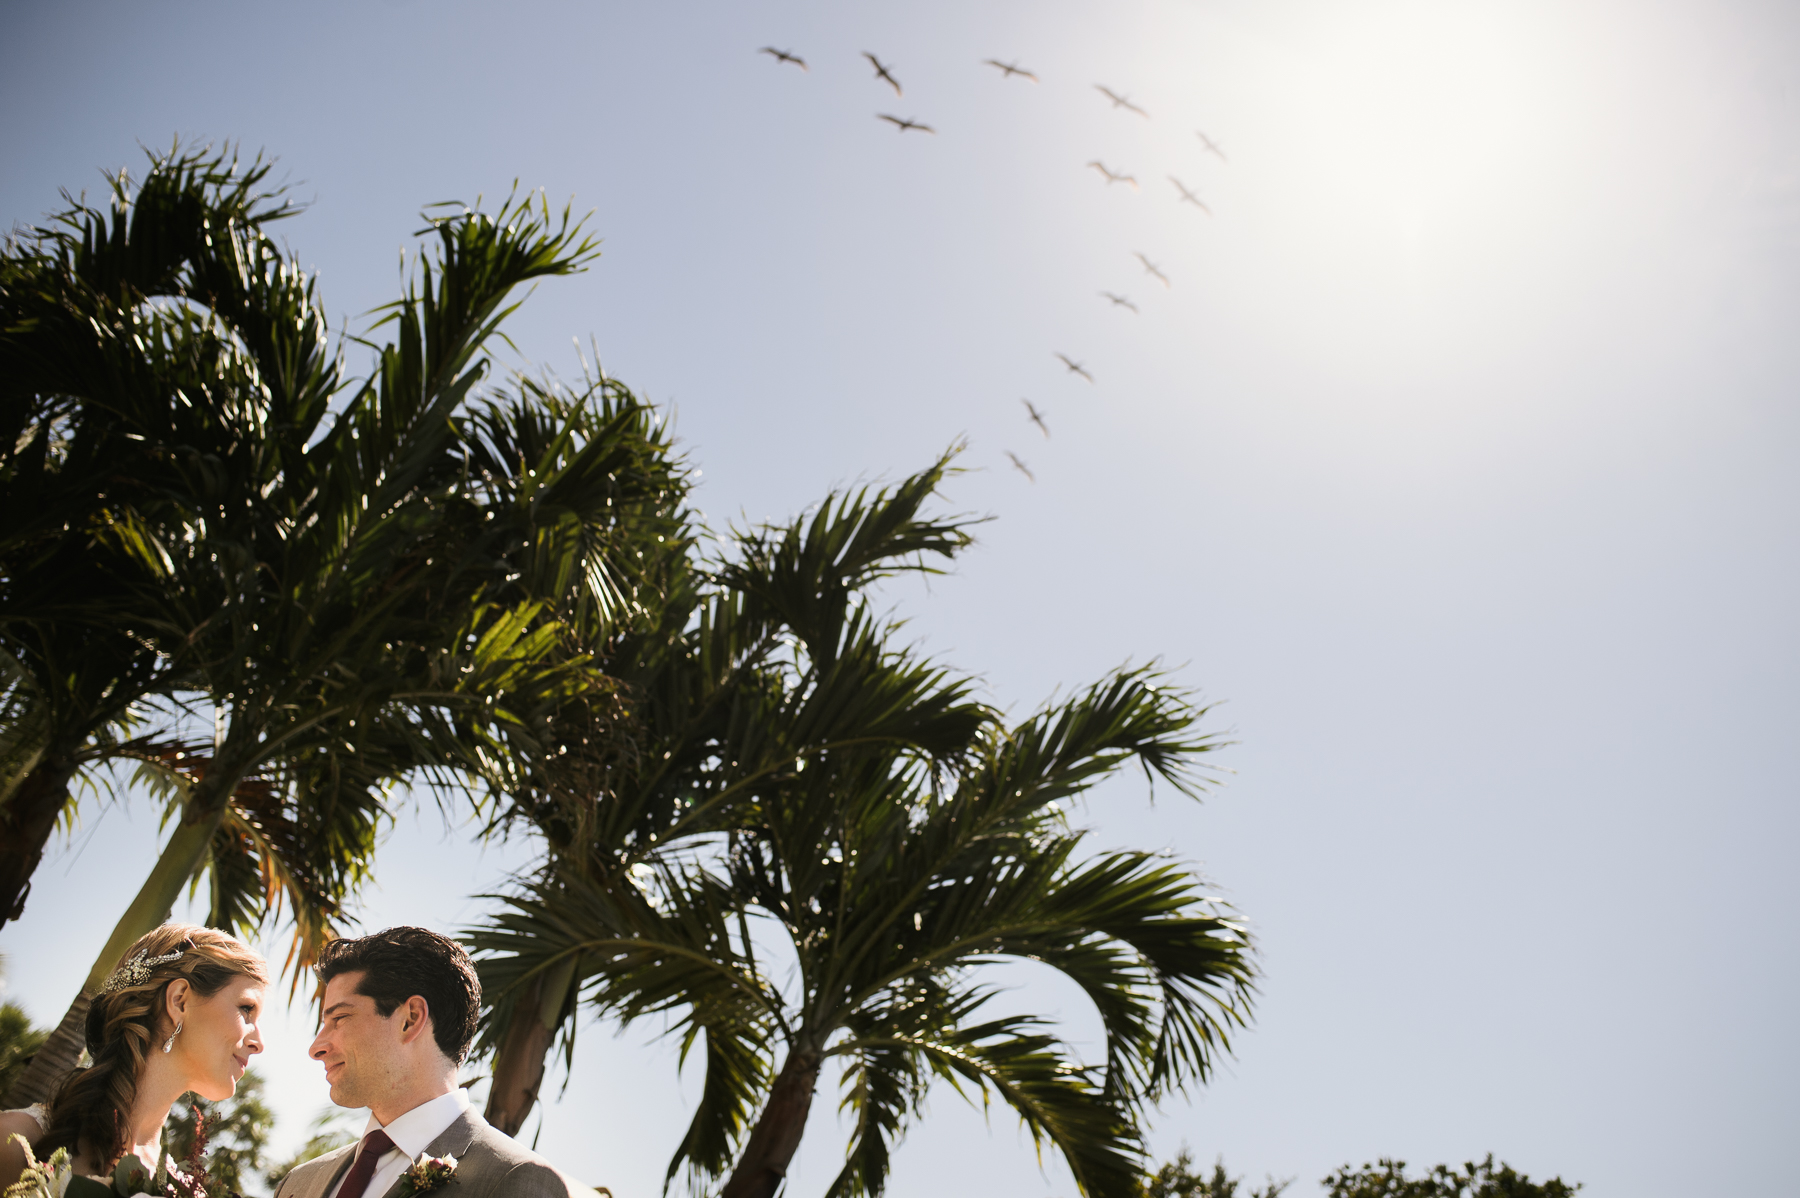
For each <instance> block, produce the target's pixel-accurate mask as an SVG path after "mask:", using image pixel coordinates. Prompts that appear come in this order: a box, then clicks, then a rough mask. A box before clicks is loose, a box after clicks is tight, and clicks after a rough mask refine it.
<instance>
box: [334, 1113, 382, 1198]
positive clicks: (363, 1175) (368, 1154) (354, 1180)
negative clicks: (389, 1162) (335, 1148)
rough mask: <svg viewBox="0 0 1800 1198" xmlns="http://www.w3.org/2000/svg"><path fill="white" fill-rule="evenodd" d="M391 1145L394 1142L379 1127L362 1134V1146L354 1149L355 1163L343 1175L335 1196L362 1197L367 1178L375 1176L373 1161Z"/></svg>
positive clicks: (366, 1186) (346, 1197) (367, 1183)
mask: <svg viewBox="0 0 1800 1198" xmlns="http://www.w3.org/2000/svg"><path fill="white" fill-rule="evenodd" d="M393 1146H394V1142H393V1141H392V1140H390V1139H388V1134H387V1133H386V1132H385V1131H382V1130H381V1129H380V1128H379V1127H378V1128H376V1129H375V1130H374V1131H372V1132H370V1133H369V1134H368V1135H366V1136H364V1137H363V1142H362V1147H361V1148H359V1149H357V1150H356V1163H355V1164H353V1165H351V1166H350V1172H348V1173H346V1174H345V1175H344V1184H343V1185H342V1186H341V1187H340V1188H339V1189H338V1192H337V1198H363V1191H365V1190H367V1189H368V1188H369V1178H371V1177H373V1176H375V1162H376V1161H378V1160H380V1159H381V1158H382V1157H383V1156H385V1155H387V1153H388V1151H389V1150H390V1149H391V1148H393Z"/></svg>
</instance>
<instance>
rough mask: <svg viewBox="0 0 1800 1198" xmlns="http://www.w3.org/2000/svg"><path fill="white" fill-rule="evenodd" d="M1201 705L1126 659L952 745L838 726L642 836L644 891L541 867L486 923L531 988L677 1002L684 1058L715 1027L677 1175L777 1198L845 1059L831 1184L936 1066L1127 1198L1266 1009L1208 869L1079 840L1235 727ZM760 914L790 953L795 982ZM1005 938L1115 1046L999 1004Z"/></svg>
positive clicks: (863, 1182)
mask: <svg viewBox="0 0 1800 1198" xmlns="http://www.w3.org/2000/svg"><path fill="white" fill-rule="evenodd" d="M882 631H883V632H887V631H891V630H885V629H884V630H882ZM862 635H863V634H862V633H861V632H857V633H856V634H855V636H856V637H861V636H862ZM851 640H852V635H851V633H850V630H849V629H848V628H847V629H846V635H845V637H844V638H843V639H842V640H840V641H839V642H838V643H837V647H839V648H842V647H844V646H846V645H847V644H848V643H849V642H850V641H851ZM874 640H875V641H876V643H881V642H882V641H883V640H884V638H883V637H881V636H877V637H875V638H874ZM831 647H832V646H830V645H820V646H818V649H819V650H826V649H829V648H831ZM822 655H823V654H820V653H817V652H813V653H809V654H807V656H809V657H811V659H812V660H815V661H816V660H817V659H818V657H819V656H822ZM880 658H881V659H883V660H885V662H886V664H887V668H889V669H891V670H895V671H900V672H905V671H907V670H910V669H916V668H917V665H918V663H916V662H913V661H911V660H910V659H909V658H908V656H907V655H906V654H903V653H898V652H895V651H893V650H891V649H885V648H884V649H883V650H882V652H881V654H880ZM847 693H849V694H854V693H855V692H854V691H850V692H847ZM1202 714H1203V712H1202V711H1201V710H1200V709H1197V708H1195V707H1194V706H1193V705H1192V703H1191V702H1190V701H1189V699H1188V698H1187V696H1185V695H1184V694H1182V693H1180V692H1178V691H1175V690H1172V689H1170V688H1168V687H1167V686H1166V685H1163V683H1162V681H1161V679H1160V678H1159V676H1158V675H1157V674H1156V673H1155V672H1153V671H1149V670H1142V669H1140V670H1125V671H1120V672H1118V673H1117V674H1115V675H1113V676H1112V677H1110V678H1109V679H1107V680H1106V681H1104V682H1103V683H1101V684H1099V685H1097V686H1095V687H1093V688H1091V689H1090V690H1088V691H1087V692H1085V693H1083V694H1081V695H1079V696H1077V697H1076V698H1074V699H1072V700H1070V701H1068V702H1065V703H1062V704H1059V705H1055V706H1052V707H1049V708H1047V709H1045V710H1044V711H1041V712H1039V713H1038V714H1037V715H1035V716H1033V717H1032V718H1030V719H1028V720H1026V721H1025V722H1024V723H1022V724H1020V725H1019V726H1017V727H1015V728H1012V729H1010V730H1006V729H1002V728H1000V727H998V726H997V725H995V724H993V723H991V722H981V723H978V724H977V726H976V733H977V735H976V736H975V737H973V738H972V742H973V743H972V744H971V745H970V750H971V751H970V752H968V753H967V754H966V756H964V757H963V758H962V759H960V760H959V759H958V755H956V754H945V755H944V756H942V757H933V756H931V755H929V754H924V753H920V752H918V751H917V750H916V749H914V748H912V747H910V746H907V745H904V744H896V743H894V742H893V741H889V740H874V741H867V742H861V743H839V744H834V745H831V746H829V747H825V748H823V749H821V751H819V752H817V753H816V754H814V755H811V756H808V757H805V758H803V759H801V760H799V761H795V762H793V763H792V767H791V768H789V769H787V770H785V771H783V772H782V773H781V774H780V775H779V776H775V777H771V778H769V779H767V780H766V784H764V785H761V786H758V787H757V788H755V791H754V795H753V797H751V798H748V799H747V801H746V804H745V806H744V807H743V808H742V809H740V810H738V811H736V812H734V814H733V816H732V818H731V820H729V821H726V822H724V823H723V824H722V825H721V827H722V829H723V830H721V831H719V832H718V833H717V834H716V835H714V836H713V837H711V838H709V839H708V840H706V841H702V842H700V843H697V844H696V843H688V844H678V845H676V846H675V847H674V848H672V849H668V850H665V851H663V852H660V853H649V854H645V855H644V856H643V858H642V859H641V860H640V861H639V862H638V865H639V868H638V869H637V870H635V871H634V873H633V874H632V877H633V878H634V879H635V881H636V883H637V884H636V885H635V886H633V887H625V886H621V885H617V884H612V885H607V884H604V883H597V882H595V881H594V880H591V879H589V878H587V877H581V876H575V875H572V874H568V873H564V874H557V875H553V876H545V877H543V878H540V879H538V880H536V882H535V883H534V884H533V885H531V886H529V887H527V888H526V889H525V891H524V892H523V893H521V894H518V895H514V896H512V897H511V898H510V899H509V900H508V901H507V903H506V905H505V906H504V907H503V908H502V910H501V911H500V912H499V913H498V914H497V915H496V916H495V918H494V919H493V921H492V923H491V924H490V925H489V926H488V927H486V928H484V929H482V930H481V931H480V932H479V933H477V934H476V935H474V936H472V937H471V939H472V941H473V942H474V943H475V944H476V945H477V947H478V948H480V949H481V950H483V952H484V953H485V955H486V956H487V957H488V958H489V960H488V962H487V964H486V966H485V968H486V970H487V972H488V974H489V975H490V976H493V977H495V978H496V979H497V980H499V979H503V980H504V983H505V984H509V985H510V986H511V988H512V989H513V990H514V991H515V992H516V991H519V990H522V989H523V987H524V985H525V984H526V983H527V982H528V981H529V980H530V979H532V978H560V977H562V976H564V975H565V974H567V973H569V972H571V971H573V972H574V973H575V974H576V975H577V976H578V977H579V978H581V979H584V980H585V993H586V995H587V998H588V1001H589V1003H590V1005H591V1006H592V1007H593V1008H594V1009H596V1010H597V1011H599V1012H601V1013H602V1014H605V1015H610V1016H613V1017H616V1018H618V1019H620V1020H621V1021H622V1022H624V1023H629V1022H631V1021H633V1020H635V1019H638V1018H641V1017H643V1016H645V1015H650V1014H660V1013H665V1012H667V1013H673V1014H674V1015H675V1016H676V1018H677V1026H678V1028H679V1030H680V1033H681V1035H682V1037H683V1050H684V1055H685V1052H686V1051H687V1050H688V1049H690V1048H691V1047H692V1046H693V1045H694V1044H695V1043H696V1042H699V1043H702V1044H704V1046H705V1049H706V1079H705V1083H704V1088H703V1092H702V1098H701V1102H700V1106H699V1109H698V1110H697V1112H696V1114H695V1116H694V1119H693V1122H692V1124H691V1125H690V1127H689V1129H688V1132H687V1135H686V1137H685V1138H684V1139H683V1141H682V1143H681V1145H680V1147H679V1148H678V1150H677V1151H676V1153H675V1156H674V1159H673V1160H672V1161H671V1162H670V1167H669V1176H670V1177H671V1178H673V1177H674V1176H675V1174H676V1173H677V1172H679V1171H680V1170H681V1168H682V1166H683V1165H686V1166H687V1167H688V1169H689V1171H690V1174H691V1176H692V1178H693V1179H694V1181H695V1182H696V1183H697V1184H699V1183H704V1182H705V1181H706V1180H707V1179H709V1178H717V1177H720V1176H726V1177H727V1180H726V1181H725V1184H724V1187H723V1189H722V1190H721V1191H720V1194H721V1195H722V1198H751V1196H755V1198H769V1196H771V1195H773V1194H774V1193H775V1192H776V1191H777V1189H778V1188H779V1187H780V1185H781V1182H782V1179H783V1178H784V1177H785V1175H786V1170H787V1167H788V1164H789V1163H790V1161H791V1160H792V1157H793V1154H794V1152H795V1150H796V1148H797V1147H798V1144H799V1141H800V1137H801V1135H802V1133H803V1132H804V1129H805V1123H806V1117H807V1114H808V1112H809V1110H810V1107H811V1103H812V1096H813V1092H814V1088H815V1086H816V1084H817V1081H818V1079H819V1076H820V1074H821V1072H822V1070H823V1069H824V1067H825V1064H826V1062H827V1061H829V1060H833V1059H836V1060H839V1061H841V1062H842V1064H843V1071H844V1079H845V1094H844V1098H843V1102H842V1105H843V1107H844V1108H845V1109H847V1110H849V1111H850V1112H851V1113H852V1115H853V1118H854V1121H855V1128H854V1131H853V1133H852V1138H851V1143H850V1146H849V1151H848V1154H847V1162H846V1164H845V1166H844V1169H843V1170H842V1172H841V1173H840V1174H839V1175H838V1177H837V1179H836V1181H835V1182H834V1183H833V1186H832V1188H831V1193H832V1194H833V1195H850V1194H870V1195H872V1194H877V1193H879V1192H880V1191H881V1189H882V1187H883V1184H884V1182H885V1178H886V1175H887V1169H888V1155H889V1151H890V1148H891V1146H892V1144H893V1142H895V1141H896V1140H897V1139H898V1138H899V1137H900V1135H901V1134H903V1132H904V1128H905V1125H906V1122H907V1119H908V1117H909V1116H910V1115H911V1114H913V1113H916V1112H917V1110H918V1109H919V1106H920V1104H921V1102H922V1100H923V1098H924V1095H925V1093H926V1091H927V1090H928V1089H929V1086H930V1083H931V1082H932V1081H933V1080H934V1079H944V1080H948V1081H951V1082H952V1083H957V1084H959V1088H960V1087H961V1085H970V1086H973V1087H974V1088H976V1089H979V1090H981V1091H982V1092H983V1093H984V1094H986V1093H988V1092H989V1091H990V1090H991V1091H992V1092H993V1093H995V1094H997V1095H999V1097H1000V1098H1001V1099H1002V1100H1003V1101H1005V1102H1006V1103H1008V1104H1009V1105H1010V1106H1011V1107H1012V1108H1013V1109H1014V1110H1015V1111H1016V1112H1017V1113H1018V1114H1019V1115H1020V1117H1021V1119H1022V1120H1023V1121H1024V1122H1025V1124H1026V1126H1027V1127H1028V1128H1029V1129H1030V1130H1031V1132H1032V1133H1033V1135H1034V1136H1035V1137H1037V1138H1038V1139H1039V1141H1040V1142H1042V1141H1045V1140H1048V1141H1049V1142H1050V1143H1052V1144H1053V1145H1054V1146H1055V1147H1056V1148H1057V1149H1058V1150H1059V1151H1061V1152H1062V1153H1063V1155H1064V1157H1065V1158H1066V1159H1067V1160H1068V1162H1069V1165H1070V1167H1071V1169H1072V1171H1073V1172H1074V1174H1075V1177H1076V1181H1077V1183H1078V1185H1080V1186H1081V1188H1082V1190H1083V1192H1084V1193H1088V1194H1092V1195H1101V1196H1108V1198H1110V1196H1114V1195H1117V1196H1119V1198H1124V1196H1125V1195H1131V1194H1135V1193H1136V1192H1137V1187H1138V1185H1139V1184H1140V1180H1141V1172H1142V1166H1141V1161H1142V1153H1141V1138H1140V1135H1139V1116H1140V1115H1141V1113H1142V1108H1143V1106H1144V1104H1145V1103H1148V1102H1152V1101H1155V1100H1156V1099H1157V1098H1159V1097H1160V1096H1162V1095H1164V1094H1166V1093H1167V1092H1169V1091H1171V1090H1175V1089H1180V1088H1182V1087H1184V1086H1186V1085H1188V1084H1190V1083H1192V1082H1195V1081H1198V1080H1201V1079H1203V1078H1204V1077H1205V1076H1207V1074H1208V1072H1209V1070H1210V1069H1211V1067H1212V1063H1213V1061H1214V1058H1215V1056H1216V1054H1217V1053H1218V1052H1220V1051H1223V1050H1226V1049H1228V1047H1229V1041H1228V1033H1229V1031H1230V1029H1231V1028H1232V1027H1233V1026H1234V1025H1240V1024H1242V1023H1243V1022H1244V1020H1245V1019H1246V1018H1247V1016H1248V1011H1249V1003H1250V996H1251V984H1252V977H1253V973H1252V966H1251V962H1250V957H1249V947H1248V943H1247V940H1246V938H1245V936H1244V934H1243V932H1242V930H1241V928H1240V927H1239V926H1238V925H1236V924H1235V923H1233V922H1232V921H1231V919H1230V918H1229V917H1228V913H1227V912H1225V911H1224V910H1222V909H1220V908H1219V906H1218V905H1217V903H1216V901H1215V900H1212V899H1210V898H1208V897H1207V896H1204V895H1203V894H1201V893H1200V892H1199V889H1198V881H1197V879H1196V878H1195V877H1194V876H1193V875H1191V874H1190V873H1189V872H1187V871H1186V870H1184V869H1182V868H1181V867H1179V866H1177V865H1175V864H1173V863H1170V862H1166V861H1162V860H1159V859H1157V858H1155V857H1153V856H1152V855H1151V854H1147V853H1141V852H1110V853H1101V854H1098V855H1095V856H1092V857H1082V856H1080V855H1079V854H1078V850H1079V848H1080V846H1081V845H1082V842H1083V841H1084V839H1085V834H1084V833H1082V832H1081V831H1079V830H1075V829H1073V828H1071V827H1070V826H1069V825H1068V824H1067V822H1066V820H1065V816H1064V805H1065V804H1066V802H1067V801H1068V800H1069V799H1071V798H1072V797H1074V796H1076V795H1078V794H1080V793H1082V792H1083V791H1085V790H1086V789H1087V788H1089V787H1091V786H1092V785H1094V784H1095V783H1097V782H1098V781H1100V780H1101V779H1102V778H1104V777H1106V776H1108V775H1110V774H1112V773H1114V772H1116V771H1117V770H1118V769H1120V768H1121V767H1123V766H1124V765H1125V764H1127V763H1128V762H1130V761H1132V760H1136V761H1138V762H1139V763H1141V764H1142V765H1143V766H1144V768H1145V769H1146V771H1147V772H1149V773H1151V774H1153V775H1154V776H1156V777H1160V778H1163V779H1165V780H1166V781H1168V782H1170V783H1172V784H1174V785H1175V786H1176V787H1177V788H1178V789H1181V790H1183V791H1184V792H1187V793H1194V792H1195V790H1196V787H1197V785H1198V781H1199V780H1198V777H1197V775H1196V773H1195V769H1196V767H1197V761H1196V759H1197V758H1198V757H1199V756H1200V755H1201V754H1204V753H1205V752H1208V751H1210V750H1211V749H1213V748H1215V747H1216V746H1217V743H1218V742H1217V741H1216V740H1214V739H1213V738H1211V737H1206V736H1198V735H1196V734H1195V733H1194V731H1193V728H1194V725H1195V723H1196V722H1197V721H1198V719H1199V718H1200V716H1201V715H1202ZM777 726H778V727H779V726H781V721H779V720H778V721H777ZM790 726H791V725H790ZM644 867H648V868H644ZM752 921H755V923H756V924H757V925H758V926H761V927H765V928H773V929H775V930H777V931H778V932H779V933H780V934H781V937H780V938H781V939H782V940H783V941H784V942H785V944H786V945H787V946H788V948H789V949H791V952H792V954H793V966H794V973H795V975H796V980H795V981H794V982H792V983H790V984H789V985H788V986H787V987H783V986H782V985H779V984H778V983H777V981H776V980H775V979H774V978H773V976H772V970H771V967H770V963H769V962H768V961H767V960H766V956H765V954H764V953H763V952H762V951H760V950H759V942H758V938H757V936H756V934H755V933H754V932H753V930H752ZM765 943H766V942H765ZM1009 957H1010V958H1019V959H1029V960H1037V961H1041V962H1044V963H1046V964H1049V965H1050V966H1052V967H1053V968H1055V969H1057V970H1059V971H1061V972H1062V973H1063V974H1064V975H1066V976H1068V977H1070V978H1071V979H1073V980H1074V981H1075V982H1076V983H1077V984H1079V985H1080V986H1081V987H1082V988H1083V990H1084V991H1085V992H1086V993H1087V995H1088V996H1089V998H1090V1000H1091V1001H1092V1002H1093V1003H1094V1004H1095V1007H1096V1008H1097V1009H1098V1011H1099V1013H1100V1015H1101V1017H1102V1020H1103V1022H1104V1024H1105V1026H1106V1032H1107V1051H1106V1061H1105V1064H1104V1066H1100V1067H1089V1066H1084V1065H1082V1064H1081V1063H1079V1062H1078V1061H1076V1060H1075V1059H1074V1057H1073V1055H1072V1053H1071V1052H1070V1051H1069V1050H1068V1048H1067V1046H1066V1045H1063V1044H1062V1043H1061V1042H1060V1041H1059V1040H1058V1039H1057V1038H1056V1037H1055V1036H1054V1035H1052V1034H1051V1033H1050V1031H1049V1030H1048V1029H1047V1028H1046V1027H1045V1026H1044V1025H1043V1024H1042V1023H1041V1022H1040V1021H1038V1020H1036V1019H1032V1018H1017V1017H1014V1018H983V1017H982V1008H983V1007H984V1005H985V1004H986V1003H987V1002H988V1000H989V999H990V998H991V996H992V993H993V992H992V991H991V990H990V989H987V988H985V987H983V986H982V985H981V984H980V982H979V973H980V970H979V968H978V966H980V965H981V964H983V963H985V962H989V961H993V960H997V959H1002V958H1009ZM778 1057H779V1058H780V1060H781V1065H780V1068H779V1069H778V1070H777V1069H774V1068H772V1066H771V1063H772V1062H773V1061H774V1060H776V1059H777V1058H778Z"/></svg>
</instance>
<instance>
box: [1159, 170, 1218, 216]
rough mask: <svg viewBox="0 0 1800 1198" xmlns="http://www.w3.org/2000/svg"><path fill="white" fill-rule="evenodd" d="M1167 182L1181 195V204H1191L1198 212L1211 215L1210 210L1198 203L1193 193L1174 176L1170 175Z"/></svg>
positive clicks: (1198, 199)
mask: <svg viewBox="0 0 1800 1198" xmlns="http://www.w3.org/2000/svg"><path fill="white" fill-rule="evenodd" d="M1169 182H1171V183H1173V184H1174V185H1175V190H1176V191H1179V192H1180V193H1181V202H1182V203H1184V204H1192V205H1193V206H1194V207H1196V208H1198V209H1200V211H1202V212H1204V213H1206V215H1208V216H1211V215H1212V209H1211V208H1208V207H1207V206H1206V205H1205V204H1202V203H1201V202H1200V197H1199V196H1197V195H1195V194H1194V193H1193V192H1191V191H1189V190H1188V189H1187V185H1186V184H1184V183H1183V182H1182V181H1181V180H1180V179H1177V178H1176V177H1175V176H1174V175H1170V176H1169Z"/></svg>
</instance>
